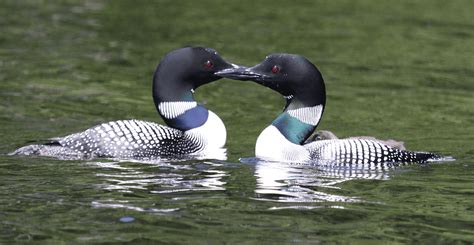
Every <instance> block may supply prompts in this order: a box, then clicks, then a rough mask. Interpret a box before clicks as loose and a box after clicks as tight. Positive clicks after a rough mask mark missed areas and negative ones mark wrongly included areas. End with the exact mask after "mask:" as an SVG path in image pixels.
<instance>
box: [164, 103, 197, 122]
mask: <svg viewBox="0 0 474 245" xmlns="http://www.w3.org/2000/svg"><path fill="white" fill-rule="evenodd" d="M196 106H197V102H196V101H174V102H168V101H165V102H161V103H160V104H159V105H158V110H159V111H160V114H161V115H163V116H164V117H166V118H168V119H173V118H176V117H178V116H180V115H183V114H184V113H185V112H186V111H188V110H190V109H192V108H194V107H196Z"/></svg>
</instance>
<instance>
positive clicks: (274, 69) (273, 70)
mask: <svg viewBox="0 0 474 245" xmlns="http://www.w3.org/2000/svg"><path fill="white" fill-rule="evenodd" d="M278 72H280V67H278V66H273V67H272V73H278Z"/></svg>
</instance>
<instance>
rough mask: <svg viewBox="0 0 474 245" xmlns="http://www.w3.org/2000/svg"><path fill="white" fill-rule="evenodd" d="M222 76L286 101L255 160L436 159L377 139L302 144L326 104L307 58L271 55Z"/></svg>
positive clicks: (361, 161)
mask: <svg viewBox="0 0 474 245" xmlns="http://www.w3.org/2000/svg"><path fill="white" fill-rule="evenodd" d="M217 74H218V75H220V76H223V77H227V78H231V79H237V80H252V81H254V82H257V83H259V84H261V85H263V86H266V87H269V88H271V89H273V90H275V91H277V92H279V93H280V94H282V95H283V96H284V97H285V98H286V102H287V104H286V107H285V109H284V111H283V113H281V114H280V115H279V116H278V117H277V118H276V119H275V120H274V121H273V122H272V124H271V125H270V126H268V127H267V128H265V129H264V130H263V131H262V133H261V134H260V136H259V137H258V139H257V144H256V147H255V154H256V157H258V158H261V159H264V160H270V161H285V162H308V161H336V162H339V163H350V164H375V163H388V162H405V163H407V162H410V163H423V162H426V161H428V160H430V159H434V158H438V156H437V155H435V154H432V153H425V152H410V151H404V150H399V149H396V148H392V147H390V146H388V145H387V144H384V143H382V142H381V141H378V140H371V139H363V138H348V139H331V140H317V141H313V142H307V143H305V140H306V139H307V138H308V137H309V136H310V135H311V133H312V132H313V131H314V130H315V129H316V127H317V126H318V124H319V122H320V120H321V116H322V114H323V111H324V106H325V104H326V90H325V85H324V80H323V77H322V75H321V73H320V72H319V70H318V69H317V68H316V66H314V65H313V64H312V63H311V62H310V61H308V60H307V59H306V58H304V57H302V56H299V55H293V54H272V55H269V56H267V57H266V58H265V60H264V61H262V62H261V63H260V64H257V65H255V66H253V67H250V68H245V67H233V68H230V69H227V70H223V71H221V72H218V73H217Z"/></svg>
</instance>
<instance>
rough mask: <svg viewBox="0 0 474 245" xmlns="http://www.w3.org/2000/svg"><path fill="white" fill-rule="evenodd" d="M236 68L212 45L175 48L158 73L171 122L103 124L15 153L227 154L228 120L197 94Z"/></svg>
mask: <svg viewBox="0 0 474 245" xmlns="http://www.w3.org/2000/svg"><path fill="white" fill-rule="evenodd" d="M232 67H236V66H235V65H233V64H231V63H228V62H227V61H225V60H224V59H222V58H221V57H220V56H219V54H218V53H217V52H216V51H215V50H213V49H210V48H203V47H186V48H181V49H177V50H174V51H171V52H169V53H168V54H167V55H165V57H164V58H163V59H162V60H161V62H160V63H159V65H158V67H157V68H156V70H155V73H154V76H153V100H154V103H155V106H156V109H157V110H158V113H159V114H160V116H161V117H162V118H163V120H164V121H165V123H166V124H167V125H168V126H163V125H158V124H156V123H154V122H145V121H140V120H120V121H113V122H108V123H103V124H100V125H97V126H95V127H92V128H89V129H87V130H85V131H83V132H79V133H75V134H71V135H67V136H65V137H59V138H53V139H51V141H50V142H48V143H46V144H42V145H38V144H37V145H28V146H24V147H22V148H20V149H18V150H16V151H14V152H12V153H10V155H40V156H52V157H58V158H62V159H68V158H69V159H77V158H94V157H108V158H122V159H130V158H182V157H196V158H219V159H222V158H225V157H226V156H225V148H224V145H225V142H226V129H225V126H224V123H223V122H222V120H221V119H220V118H219V117H218V116H217V115H216V114H214V113H213V112H212V111H210V110H208V109H206V108H205V107H204V106H202V105H200V104H198V103H197V102H196V101H195V100H194V98H193V92H194V89H196V88H198V87H199V86H201V85H204V84H207V83H210V82H213V81H216V80H218V79H220V78H221V77H220V76H217V75H216V74H215V73H216V72H218V71H221V70H224V69H229V68H232Z"/></svg>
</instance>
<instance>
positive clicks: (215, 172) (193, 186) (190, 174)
mask: <svg viewBox="0 0 474 245" xmlns="http://www.w3.org/2000/svg"><path fill="white" fill-rule="evenodd" d="M87 164H88V165H91V166H94V167H96V168H98V169H99V171H97V173H96V176H97V177H99V178H101V179H102V180H103V182H102V183H101V184H98V185H97V186H98V187H99V188H101V189H103V190H107V191H112V192H117V193H137V192H143V191H144V192H146V193H152V194H161V195H164V194H173V193H183V194H192V193H194V192H207V191H222V190H225V188H224V185H225V182H224V180H223V178H224V177H225V176H227V174H226V172H225V171H224V170H222V168H221V167H222V164H220V163H215V162H209V161H204V162H196V161H194V162H189V161H188V162H171V161H162V160H154V161H108V162H105V161H104V162H88V163H87ZM123 197H124V196H123V195H120V198H122V199H115V198H113V199H110V198H109V199H103V200H95V201H93V202H92V206H93V207H96V208H124V209H129V210H135V211H141V212H161V213H167V212H173V211H177V210H179V208H175V207H170V208H169V207H167V208H155V207H142V206H137V204H136V203H135V204H134V202H133V201H131V200H128V199H123ZM166 197H167V198H170V199H171V200H179V199H180V198H181V199H182V198H183V197H182V196H181V197H176V195H172V196H171V197H170V196H169V195H167V196H166Z"/></svg>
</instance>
